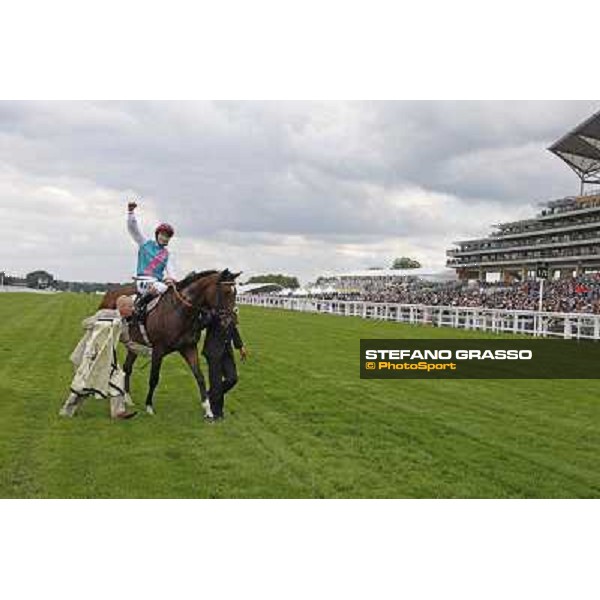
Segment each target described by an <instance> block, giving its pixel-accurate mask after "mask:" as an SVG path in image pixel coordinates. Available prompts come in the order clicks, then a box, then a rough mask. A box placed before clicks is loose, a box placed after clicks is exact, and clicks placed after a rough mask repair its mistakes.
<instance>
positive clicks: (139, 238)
mask: <svg viewBox="0 0 600 600" xmlns="http://www.w3.org/2000/svg"><path fill="white" fill-rule="evenodd" d="M129 206H131V204H130V205H129ZM127 231H129V234H130V235H131V237H132V238H133V241H134V242H135V243H136V244H137V245H138V246H141V245H142V244H143V243H144V242H145V241H146V240H147V239H148V238H146V236H145V235H144V234H143V233H142V231H141V229H140V226H139V224H138V221H137V218H136V216H135V213H134V212H133V209H131V208H128V210H127Z"/></svg>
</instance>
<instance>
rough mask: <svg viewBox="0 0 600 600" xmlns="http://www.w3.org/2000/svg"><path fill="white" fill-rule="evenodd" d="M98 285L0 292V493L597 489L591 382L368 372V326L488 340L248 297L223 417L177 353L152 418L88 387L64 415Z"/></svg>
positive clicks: (572, 492)
mask: <svg viewBox="0 0 600 600" xmlns="http://www.w3.org/2000/svg"><path fill="white" fill-rule="evenodd" d="M99 299H100V297H99V296H87V295H84V294H81V295H77V294H56V295H43V296H42V295H36V294H0V497H2V498H33V497H42V498H71V497H75V498H88V497H93V498H155V497H161V498H162V497H165V498H167V497H175V498H240V497H241V498H303V497H309V498H334V497H343V498H363V497H377V498H388V497H392V498H404V497H418V498H431V497H442V498H449V497H460V498H484V497H485V498H488V497H492V498H505V497H527V498H552V497H561V498H566V497H598V496H600V469H599V468H598V457H599V456H600V433H599V427H598V423H600V402H599V401H598V400H599V396H600V384H598V383H597V382H596V381H593V380H592V381H583V380H581V381H558V380H556V381H549V380H546V381H543V380H540V381H534V380H520V381H517V380H471V381H444V380H438V381H419V380H409V381H394V380H376V381H373V380H361V379H359V364H358V356H359V340H360V338H361V337H363V338H377V337H386V338H401V337H406V338H410V337H481V335H478V334H474V333H472V332H464V331H458V330H452V329H436V328H430V327H411V326H407V325H398V324H393V323H381V322H374V321H364V320H362V319H359V318H346V317H335V316H329V315H312V314H301V313H292V312H285V311H279V310H270V309H259V308H251V307H245V306H242V307H241V308H240V331H241V333H242V337H243V338H244V340H245V342H246V344H247V347H248V349H249V351H250V358H249V361H248V362H247V363H246V364H242V365H239V363H238V365H239V374H240V382H239V384H238V386H237V387H236V388H235V389H234V391H233V392H231V393H230V394H229V395H228V397H227V400H226V411H227V419H226V420H225V421H224V422H222V423H218V424H215V425H208V424H205V423H204V422H203V421H202V418H201V411H200V407H199V403H198V399H197V392H196V386H195V382H194V380H193V377H192V375H191V373H190V372H189V371H188V368H187V366H186V365H185V363H184V362H183V360H182V359H181V357H180V356H179V355H172V356H169V357H167V359H166V360H165V362H164V364H163V370H162V378H161V382H160V385H159V388H158V390H157V393H156V395H155V406H156V409H157V416H156V417H154V418H152V417H149V416H147V415H145V414H141V415H140V416H139V417H138V418H136V419H133V420H131V421H126V422H111V420H110V419H109V417H108V412H109V411H108V405H107V401H105V400H94V399H89V400H87V401H86V404H85V405H84V407H83V409H82V410H81V411H80V413H79V414H78V415H77V416H76V417H75V418H73V419H70V420H68V419H62V418H60V417H59V416H58V410H59V408H60V406H61V405H62V402H63V401H64V399H65V397H66V395H67V392H68V385H69V383H70V381H71V377H72V368H71V364H70V362H69V360H68V356H69V354H70V352H71V351H72V349H73V347H74V346H75V344H76V343H77V341H78V340H79V338H80V337H81V334H82V330H81V326H80V323H81V320H82V319H83V318H84V317H86V316H88V315H90V314H93V313H94V312H95V310H96V307H97V305H98V303H99ZM145 362H146V360H145V359H140V360H139V361H138V364H137V365H136V367H137V368H136V371H135V373H134V378H133V384H132V396H133V398H134V400H135V401H136V403H137V405H138V408H141V407H142V405H143V399H144V395H145V392H146V379H147V377H148V368H146V369H143V370H140V368H139V367H140V366H141V365H143V364H144V363H145ZM202 367H203V372H204V373H205V375H206V367H205V363H204V362H203V364H202ZM599 369H600V366H599Z"/></svg>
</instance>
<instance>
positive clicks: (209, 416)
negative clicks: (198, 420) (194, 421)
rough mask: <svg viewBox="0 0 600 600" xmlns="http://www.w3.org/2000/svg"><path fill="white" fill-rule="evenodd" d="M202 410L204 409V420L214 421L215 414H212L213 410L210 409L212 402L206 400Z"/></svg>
mask: <svg viewBox="0 0 600 600" xmlns="http://www.w3.org/2000/svg"><path fill="white" fill-rule="evenodd" d="M202 408H203V409H204V418H205V419H212V418H213V413H212V410H211V408H210V402H209V401H208V400H205V401H204V402H202Z"/></svg>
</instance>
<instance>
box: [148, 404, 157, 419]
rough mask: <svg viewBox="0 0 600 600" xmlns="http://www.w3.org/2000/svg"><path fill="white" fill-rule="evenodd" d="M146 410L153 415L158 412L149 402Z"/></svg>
mask: <svg viewBox="0 0 600 600" xmlns="http://www.w3.org/2000/svg"><path fill="white" fill-rule="evenodd" d="M146 412H147V413H148V414H149V415H152V416H154V415H155V414H156V413H155V412H154V408H152V406H150V405H149V404H147V405H146Z"/></svg>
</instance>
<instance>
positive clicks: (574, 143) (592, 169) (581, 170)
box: [548, 111, 600, 185]
mask: <svg viewBox="0 0 600 600" xmlns="http://www.w3.org/2000/svg"><path fill="white" fill-rule="evenodd" d="M548 150H550V152H552V153H553V154H556V156H558V157H559V158H561V159H562V160H564V161H565V162H566V163H567V164H568V165H569V167H571V169H573V171H575V173H577V176H578V177H579V179H581V183H582V185H583V184H584V183H600V111H599V112H597V113H596V114H594V115H592V116H591V117H590V118H589V119H587V120H586V121H584V122H583V123H581V125H578V126H577V127H575V129H573V130H572V131H570V132H569V133H567V134H566V135H564V136H563V137H561V138H560V140H558V141H557V142H555V143H554V144H552V146H550V148H548Z"/></svg>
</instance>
